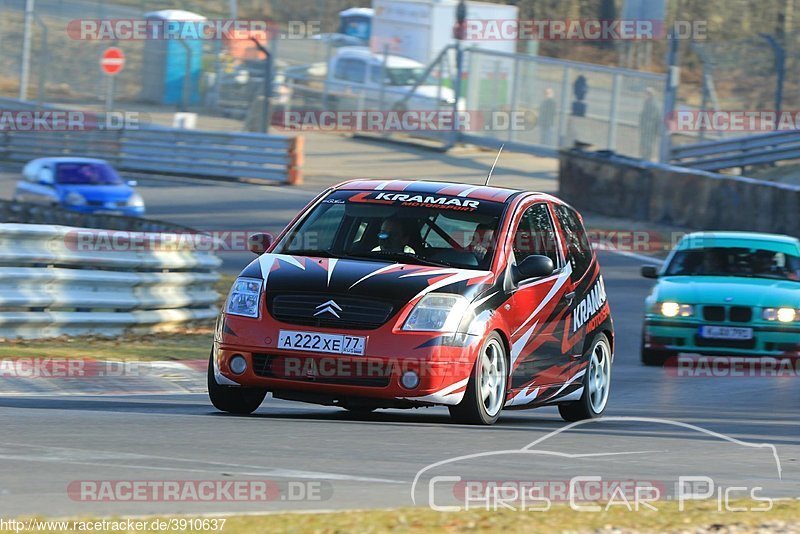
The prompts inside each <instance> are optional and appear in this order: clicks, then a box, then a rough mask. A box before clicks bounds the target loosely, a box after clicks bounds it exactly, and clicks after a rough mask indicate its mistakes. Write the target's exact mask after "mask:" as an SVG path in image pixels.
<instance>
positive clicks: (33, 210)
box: [0, 199, 194, 232]
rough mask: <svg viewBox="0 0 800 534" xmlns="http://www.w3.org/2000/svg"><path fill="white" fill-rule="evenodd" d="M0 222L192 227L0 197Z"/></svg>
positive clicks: (134, 229) (156, 229) (167, 228)
mask: <svg viewBox="0 0 800 534" xmlns="http://www.w3.org/2000/svg"><path fill="white" fill-rule="evenodd" d="M0 223H23V224H54V225H58V226H78V227H80V228H103V229H106V230H127V231H131V232H194V230H193V229H192V228H189V227H186V226H182V225H180V224H175V223H169V222H164V221H157V220H154V219H144V218H142V217H124V216H122V215H101V214H96V213H80V212H77V211H72V210H68V209H65V208H61V207H58V206H49V205H45V204H33V203H28V202H15V201H13V200H5V199H0Z"/></svg>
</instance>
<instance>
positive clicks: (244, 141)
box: [0, 128, 303, 184]
mask: <svg viewBox="0 0 800 534" xmlns="http://www.w3.org/2000/svg"><path fill="white" fill-rule="evenodd" d="M302 150H303V144H302V138H300V137H294V138H293V137H286V136H273V135H269V136H268V135H263V134H253V133H221V132H206V131H196V130H179V129H167V128H163V129H142V130H131V129H121V130H92V131H16V130H0V157H2V158H3V159H6V160H9V161H14V162H20V163H23V162H26V161H29V160H31V159H34V158H37V157H45V156H62V155H74V156H85V157H97V158H102V159H105V160H108V161H109V162H111V163H112V164H113V165H115V166H116V167H117V168H118V169H120V170H122V171H129V172H141V173H155V174H174V175H181V176H194V177H200V178H213V179H218V180H238V179H241V178H246V179H256V180H270V181H278V182H286V183H289V184H299V183H301V181H302V174H301V166H302Z"/></svg>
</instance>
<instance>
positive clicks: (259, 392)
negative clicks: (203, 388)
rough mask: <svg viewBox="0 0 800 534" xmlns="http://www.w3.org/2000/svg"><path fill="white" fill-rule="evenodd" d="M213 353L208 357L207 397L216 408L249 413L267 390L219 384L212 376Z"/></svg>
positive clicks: (259, 404)
mask: <svg viewBox="0 0 800 534" xmlns="http://www.w3.org/2000/svg"><path fill="white" fill-rule="evenodd" d="M213 358H214V357H213V355H212V356H211V357H210V358H209V359H208V398H209V399H211V404H213V405H214V408H216V409H217V410H220V411H223V412H228V413H235V414H239V415H247V414H251V413H253V412H254V411H256V410H257V409H258V407H259V406H261V403H262V402H264V397H266V396H267V390H266V389H261V388H244V387H232V386H221V385H219V384H217V380H216V379H215V378H214V360H213Z"/></svg>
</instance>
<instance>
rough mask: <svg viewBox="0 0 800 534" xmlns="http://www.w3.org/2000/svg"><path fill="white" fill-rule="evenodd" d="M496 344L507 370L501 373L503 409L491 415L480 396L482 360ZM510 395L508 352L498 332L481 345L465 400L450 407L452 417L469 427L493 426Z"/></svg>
mask: <svg viewBox="0 0 800 534" xmlns="http://www.w3.org/2000/svg"><path fill="white" fill-rule="evenodd" d="M492 342H494V343H496V345H495V347H499V350H500V351H501V353H500V355H501V356H502V358H503V361H504V362H505V365H503V369H504V370H505V372H504V373H501V379H500V381H501V384H502V386H503V388H502V390H503V393H502V395H501V396H500V398H501V399H502V400H501V407H500V409H499V410H497V413H495V414H494V415H491V414H490V413H489V412H488V411H487V409H486V406H485V405H484V402H483V398H482V397H481V395H480V382H481V381H480V377H481V374H482V370H483V369H482V363H481V362H482V358H481V356H482V355H483V353H484V351H485V350H486V348H487V347H488V346H489V344H490V343H492ZM507 393H508V352H507V351H506V348H505V344H504V343H503V340H502V339H501V338H500V336H499V335H498V334H497V333H496V332H492V333H491V334H490V335H489V336H488V337H487V338H486V340H484V342H483V345H481V350H480V352H479V353H478V358H477V359H476V361H475V365H474V366H473V367H472V374H471V375H470V378H469V382H468V383H467V389H466V392H465V393H464V398H463V399H462V400H461V402H460V403H459V404H458V405H456V406H449V407H448V408H449V410H450V417H452V418H453V420H454V421H456V422H458V423H462V424H467V425H493V424H494V423H495V422H497V420H498V419H499V418H500V413H502V411H503V408H502V404H505V397H506V394H507Z"/></svg>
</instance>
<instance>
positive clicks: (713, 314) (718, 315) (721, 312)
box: [703, 306, 725, 321]
mask: <svg viewBox="0 0 800 534" xmlns="http://www.w3.org/2000/svg"><path fill="white" fill-rule="evenodd" d="M703 319H705V320H706V321H724V320H725V308H724V307H723V306H703Z"/></svg>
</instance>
